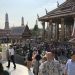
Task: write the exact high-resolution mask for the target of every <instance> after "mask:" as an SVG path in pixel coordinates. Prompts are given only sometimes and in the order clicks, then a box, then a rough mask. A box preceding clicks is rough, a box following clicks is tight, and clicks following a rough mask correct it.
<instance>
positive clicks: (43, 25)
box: [42, 21, 45, 41]
mask: <svg viewBox="0 0 75 75" xmlns="http://www.w3.org/2000/svg"><path fill="white" fill-rule="evenodd" d="M42 27H43V32H42V40H43V41H44V40H45V21H43V22H42Z"/></svg>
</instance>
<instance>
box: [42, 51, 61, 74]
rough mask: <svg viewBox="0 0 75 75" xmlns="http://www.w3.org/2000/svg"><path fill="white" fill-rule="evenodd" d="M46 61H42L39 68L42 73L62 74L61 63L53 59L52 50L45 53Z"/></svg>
mask: <svg viewBox="0 0 75 75" xmlns="http://www.w3.org/2000/svg"><path fill="white" fill-rule="evenodd" d="M46 57H47V61H45V62H44V63H43V66H42V68H41V71H42V75H62V74H61V70H62V69H61V65H60V63H59V62H58V61H57V60H56V59H55V57H54V52H47V53H46Z"/></svg>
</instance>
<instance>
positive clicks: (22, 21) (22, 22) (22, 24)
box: [21, 17, 24, 26]
mask: <svg viewBox="0 0 75 75" xmlns="http://www.w3.org/2000/svg"><path fill="white" fill-rule="evenodd" d="M21 26H24V17H22V19H21Z"/></svg>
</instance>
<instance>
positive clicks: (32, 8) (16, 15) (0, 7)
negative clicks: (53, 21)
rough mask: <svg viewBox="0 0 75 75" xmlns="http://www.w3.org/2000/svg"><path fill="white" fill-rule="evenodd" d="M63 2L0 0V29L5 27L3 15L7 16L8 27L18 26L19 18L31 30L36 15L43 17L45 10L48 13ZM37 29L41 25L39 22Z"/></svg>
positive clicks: (55, 0)
mask: <svg viewBox="0 0 75 75" xmlns="http://www.w3.org/2000/svg"><path fill="white" fill-rule="evenodd" d="M57 1H58V2H59V4H61V3H63V2H64V1H65V0H0V28H4V26H5V13H6V12H7V13H8V15H9V22H10V27H12V26H20V25H21V17H22V16H23V17H24V22H25V24H26V23H27V22H28V25H29V28H33V27H34V25H35V20H36V19H37V13H38V14H39V16H43V15H45V8H46V9H47V10H48V11H51V10H52V9H54V8H56V7H57ZM39 27H40V28H41V24H40V22H39Z"/></svg>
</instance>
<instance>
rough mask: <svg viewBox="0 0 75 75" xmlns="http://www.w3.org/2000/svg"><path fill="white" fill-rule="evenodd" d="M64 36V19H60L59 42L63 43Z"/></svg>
mask: <svg viewBox="0 0 75 75" xmlns="http://www.w3.org/2000/svg"><path fill="white" fill-rule="evenodd" d="M64 35H65V31H64V18H61V41H64Z"/></svg>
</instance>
